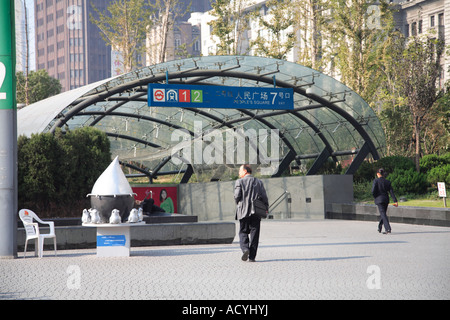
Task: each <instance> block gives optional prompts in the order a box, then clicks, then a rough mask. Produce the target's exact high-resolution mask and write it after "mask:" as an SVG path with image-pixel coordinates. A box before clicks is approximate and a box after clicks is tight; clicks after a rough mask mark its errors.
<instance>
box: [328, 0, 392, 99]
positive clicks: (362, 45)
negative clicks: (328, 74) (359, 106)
mask: <svg viewBox="0 0 450 320" xmlns="http://www.w3.org/2000/svg"><path fill="white" fill-rule="evenodd" d="M329 6H330V9H331V10H330V12H331V14H330V19H331V20H330V22H331V23H329V24H328V25H327V26H328V29H329V30H328V32H329V34H330V39H329V41H331V43H332V44H333V46H334V48H333V50H334V63H335V65H336V67H337V69H338V70H339V73H340V75H341V77H342V82H344V83H345V84H346V85H348V86H349V87H350V88H352V89H353V90H354V91H356V92H357V93H358V94H359V95H361V96H362V97H363V98H364V99H365V100H366V101H367V102H371V101H372V100H373V94H374V91H375V90H376V89H377V87H378V81H379V77H378V76H379V75H378V74H377V73H376V71H377V68H376V66H377V63H378V60H379V59H380V56H379V55H378V53H379V50H378V48H379V47H380V46H382V45H383V44H384V42H385V41H386V40H387V39H388V38H389V37H390V34H391V33H392V32H393V30H394V28H393V12H392V10H393V9H392V7H391V6H390V5H389V4H388V3H387V2H386V1H380V4H379V5H373V4H372V3H371V2H369V1H366V0H349V1H347V0H332V1H330V3H329Z"/></svg>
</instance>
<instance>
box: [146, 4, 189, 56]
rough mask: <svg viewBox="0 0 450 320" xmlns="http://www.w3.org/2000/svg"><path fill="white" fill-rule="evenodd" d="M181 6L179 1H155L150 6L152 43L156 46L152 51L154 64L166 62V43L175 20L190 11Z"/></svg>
mask: <svg viewBox="0 0 450 320" xmlns="http://www.w3.org/2000/svg"><path fill="white" fill-rule="evenodd" d="M182 5H183V4H182V3H180V1H179V0H156V1H155V3H154V4H152V5H151V7H152V8H153V14H152V21H153V29H154V30H153V31H154V32H152V35H153V38H154V39H152V41H151V42H152V43H153V45H154V46H156V48H155V49H156V50H153V51H154V52H155V54H153V61H154V62H156V63H161V62H165V61H166V60H167V43H168V40H169V33H170V31H171V30H173V26H174V23H175V20H176V19H177V18H178V17H180V16H182V15H184V14H185V13H186V12H188V11H189V10H190V5H188V6H187V8H185V9H184V8H183V6H182Z"/></svg>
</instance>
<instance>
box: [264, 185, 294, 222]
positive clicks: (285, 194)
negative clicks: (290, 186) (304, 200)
mask: <svg viewBox="0 0 450 320" xmlns="http://www.w3.org/2000/svg"><path fill="white" fill-rule="evenodd" d="M290 194H291V193H290V192H289V191H287V190H284V192H283V193H282V194H281V195H280V196H279V197H278V198H277V199H276V200H275V201H274V202H272V204H271V205H269V209H268V211H269V214H270V212H271V211H272V210H273V209H274V208H276V207H278V206H279V205H280V204H281V202H282V201H283V200H285V199H286V200H287V201H289V199H290ZM288 211H289V212H287V214H288V217H290V216H291V212H290V207H289V209H288Z"/></svg>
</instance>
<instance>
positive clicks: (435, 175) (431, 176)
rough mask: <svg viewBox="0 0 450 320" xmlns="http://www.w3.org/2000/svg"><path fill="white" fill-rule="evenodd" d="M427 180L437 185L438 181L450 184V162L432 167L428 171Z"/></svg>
mask: <svg viewBox="0 0 450 320" xmlns="http://www.w3.org/2000/svg"><path fill="white" fill-rule="evenodd" d="M427 180H428V182H429V183H430V184H432V185H436V184H437V183H438V182H445V184H446V185H450V164H446V165H442V166H439V167H435V168H432V169H431V170H430V171H429V172H428V175H427Z"/></svg>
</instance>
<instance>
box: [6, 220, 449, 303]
mask: <svg viewBox="0 0 450 320" xmlns="http://www.w3.org/2000/svg"><path fill="white" fill-rule="evenodd" d="M376 228H377V223H376V222H364V221H343V220H320V221H305V220H266V221H263V222H262V227H261V238H260V239H261V240H260V247H259V251H258V255H257V257H256V260H257V261H256V262H255V263H252V262H243V261H241V255H242V254H241V252H240V249H239V243H238V236H237V235H236V237H235V240H234V242H233V243H232V244H221V245H190V246H158V247H138V248H132V251H131V252H132V255H131V256H130V257H125V258H99V257H97V256H96V254H95V249H83V250H60V251H58V256H57V257H55V256H54V255H53V251H51V250H49V251H45V252H44V258H42V259H39V258H37V257H34V256H32V254H31V252H29V256H27V258H26V259H23V258H22V256H23V252H19V258H17V259H4V260H0V299H55V300H64V299H86V300H87V299H177V300H178V299H193V300H197V299H209V300H215V299H246V300H247V299H267V300H271V299H288V300H289V299H444V300H448V299H450V229H449V228H445V227H432V226H419V225H407V224H395V223H392V234H390V235H383V234H379V233H378V232H377V230H376Z"/></svg>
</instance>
